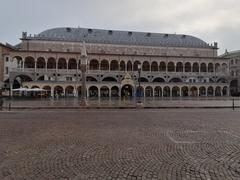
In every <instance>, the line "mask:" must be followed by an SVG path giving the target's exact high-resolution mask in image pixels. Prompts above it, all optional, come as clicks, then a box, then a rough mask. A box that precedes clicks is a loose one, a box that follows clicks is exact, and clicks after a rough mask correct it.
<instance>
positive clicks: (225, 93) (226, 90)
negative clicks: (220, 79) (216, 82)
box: [222, 86, 228, 96]
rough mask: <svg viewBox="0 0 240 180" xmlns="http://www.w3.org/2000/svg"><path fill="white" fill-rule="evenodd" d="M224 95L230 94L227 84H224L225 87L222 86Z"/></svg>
mask: <svg viewBox="0 0 240 180" xmlns="http://www.w3.org/2000/svg"><path fill="white" fill-rule="evenodd" d="M222 95H223V96H227V95H228V87H227V86H224V87H223V88H222Z"/></svg>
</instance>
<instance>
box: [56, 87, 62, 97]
mask: <svg viewBox="0 0 240 180" xmlns="http://www.w3.org/2000/svg"><path fill="white" fill-rule="evenodd" d="M54 96H56V97H57V98H58V97H62V96H64V90H63V87H62V86H55V87H54Z"/></svg>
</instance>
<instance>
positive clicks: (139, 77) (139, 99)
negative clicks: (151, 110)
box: [137, 63, 142, 105]
mask: <svg viewBox="0 0 240 180" xmlns="http://www.w3.org/2000/svg"><path fill="white" fill-rule="evenodd" d="M137 70H138V101H137V104H139V105H141V104H142V102H141V85H140V83H141V64H140V63H139V64H138V65H137Z"/></svg>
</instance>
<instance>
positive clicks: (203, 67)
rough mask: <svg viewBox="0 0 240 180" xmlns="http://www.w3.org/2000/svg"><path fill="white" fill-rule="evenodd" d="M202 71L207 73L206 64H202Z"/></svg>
mask: <svg viewBox="0 0 240 180" xmlns="http://www.w3.org/2000/svg"><path fill="white" fill-rule="evenodd" d="M200 71H201V72H207V66H206V64H205V63H201V67H200Z"/></svg>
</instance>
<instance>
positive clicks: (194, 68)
mask: <svg viewBox="0 0 240 180" xmlns="http://www.w3.org/2000/svg"><path fill="white" fill-rule="evenodd" d="M192 67H193V68H192V72H199V65H198V63H196V62H195V63H193V66H192Z"/></svg>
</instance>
